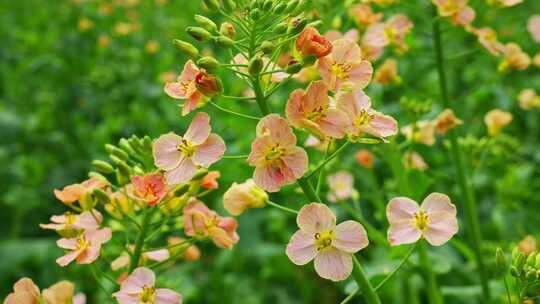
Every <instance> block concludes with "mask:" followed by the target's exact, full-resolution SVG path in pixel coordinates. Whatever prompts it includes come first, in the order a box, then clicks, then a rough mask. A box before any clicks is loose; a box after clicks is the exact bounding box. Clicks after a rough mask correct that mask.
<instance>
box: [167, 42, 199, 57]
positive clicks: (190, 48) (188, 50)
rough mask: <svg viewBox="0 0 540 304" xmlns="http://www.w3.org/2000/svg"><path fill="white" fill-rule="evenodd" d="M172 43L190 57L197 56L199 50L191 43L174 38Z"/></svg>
mask: <svg viewBox="0 0 540 304" xmlns="http://www.w3.org/2000/svg"><path fill="white" fill-rule="evenodd" d="M173 44H174V45H175V46H176V48H178V49H179V50H180V51H181V52H182V53H184V54H186V55H187V56H188V57H190V58H195V57H198V56H199V50H198V49H197V48H196V47H195V46H194V45H193V44H191V43H189V42H185V41H182V40H180V39H174V40H173Z"/></svg>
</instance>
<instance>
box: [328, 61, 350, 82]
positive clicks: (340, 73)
mask: <svg viewBox="0 0 540 304" xmlns="http://www.w3.org/2000/svg"><path fill="white" fill-rule="evenodd" d="M351 69H352V67H351V66H350V65H348V64H343V63H337V62H336V63H334V64H333V65H332V73H333V74H334V75H336V77H337V78H338V79H340V80H347V79H349V77H350V74H351Z"/></svg>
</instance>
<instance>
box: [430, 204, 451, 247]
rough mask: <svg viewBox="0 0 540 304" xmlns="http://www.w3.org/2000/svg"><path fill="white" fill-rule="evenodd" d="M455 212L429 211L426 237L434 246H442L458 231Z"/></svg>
mask: <svg viewBox="0 0 540 304" xmlns="http://www.w3.org/2000/svg"><path fill="white" fill-rule="evenodd" d="M458 229H459V228H458V223H457V218H456V214H455V213H450V212H445V211H437V212H432V213H429V222H428V226H427V229H426V231H424V237H425V239H426V241H428V243H430V244H431V245H433V246H441V245H443V244H444V243H446V242H448V241H449V240H450V239H451V238H452V236H454V234H456V233H457V232H458Z"/></svg>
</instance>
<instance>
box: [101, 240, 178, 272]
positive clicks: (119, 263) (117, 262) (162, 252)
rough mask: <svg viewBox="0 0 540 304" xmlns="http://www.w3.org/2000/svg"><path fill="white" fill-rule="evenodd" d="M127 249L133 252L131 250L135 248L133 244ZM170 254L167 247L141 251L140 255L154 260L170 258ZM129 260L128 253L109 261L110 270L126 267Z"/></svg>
mask: <svg viewBox="0 0 540 304" xmlns="http://www.w3.org/2000/svg"><path fill="white" fill-rule="evenodd" d="M128 249H129V251H130V252H133V250H134V249H135V246H133V245H130V246H129V247H128ZM170 256H171V254H170V252H169V250H167V249H158V250H152V251H146V252H143V253H142V257H143V258H144V259H148V260H151V261H155V262H163V261H166V260H168V259H169V258H170ZM130 261H131V257H130V256H129V255H121V256H119V257H118V258H116V259H114V261H112V262H111V270H112V271H117V270H119V269H121V268H124V267H127V266H128V265H129V263H130Z"/></svg>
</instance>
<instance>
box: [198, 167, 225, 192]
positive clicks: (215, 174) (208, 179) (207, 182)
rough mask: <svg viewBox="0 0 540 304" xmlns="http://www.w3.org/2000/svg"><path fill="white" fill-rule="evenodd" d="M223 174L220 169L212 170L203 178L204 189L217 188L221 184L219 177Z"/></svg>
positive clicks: (202, 185)
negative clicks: (218, 180)
mask: <svg viewBox="0 0 540 304" xmlns="http://www.w3.org/2000/svg"><path fill="white" fill-rule="evenodd" d="M220 176H221V173H219V171H210V172H208V173H207V174H206V175H205V176H204V177H203V178H202V179H201V187H203V188H204V189H209V190H210V189H217V188H219V184H218V182H217V179H218V178H219V177H220Z"/></svg>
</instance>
